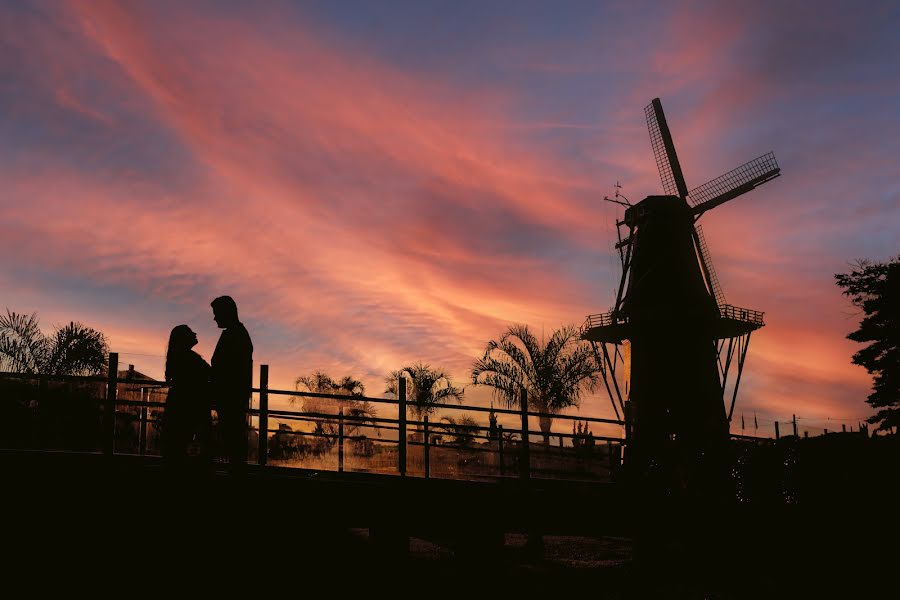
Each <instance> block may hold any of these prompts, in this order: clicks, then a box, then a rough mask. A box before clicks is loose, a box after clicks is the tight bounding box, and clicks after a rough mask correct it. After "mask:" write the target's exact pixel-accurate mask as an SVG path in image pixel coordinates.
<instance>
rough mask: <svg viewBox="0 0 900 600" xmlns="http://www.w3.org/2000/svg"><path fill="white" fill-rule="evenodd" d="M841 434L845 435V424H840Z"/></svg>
mask: <svg viewBox="0 0 900 600" xmlns="http://www.w3.org/2000/svg"><path fill="white" fill-rule="evenodd" d="M841 433H847V424H846V423H841Z"/></svg>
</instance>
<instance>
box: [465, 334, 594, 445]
mask: <svg viewBox="0 0 900 600" xmlns="http://www.w3.org/2000/svg"><path fill="white" fill-rule="evenodd" d="M599 381H600V377H599V367H598V365H597V361H596V360H595V359H594V355H593V353H592V352H591V349H590V347H588V346H587V345H586V344H584V343H583V342H581V341H580V340H579V339H578V330H577V329H576V328H575V327H574V326H571V325H570V326H566V327H562V328H560V329H557V330H556V331H554V332H553V335H551V336H550V339H549V340H548V341H547V343H546V345H543V346H542V345H541V344H539V343H538V341H537V338H535V336H534V334H533V333H532V332H531V330H530V329H528V326H527V325H512V326H510V327H509V329H507V330H506V332H505V333H504V334H503V335H502V336H500V339H499V340H497V341H495V340H491V341H490V342H488V344H487V347H486V348H485V350H484V356H482V357H481V358H480V359H479V360H477V361H476V362H475V364H474V365H473V366H472V383H474V384H476V385H486V386H490V387H492V388H494V395H495V396H496V397H498V398H500V399H502V400H503V401H505V402H506V405H507V406H508V407H510V408H512V407H514V406H518V405H519V397H520V393H521V389H522V388H525V390H526V392H527V394H528V402H529V404H530V405H531V406H532V408H534V409H535V410H537V411H538V412H541V413H545V414H548V415H549V414H553V413H556V412H559V411H560V410H562V409H563V408H566V407H568V406H577V405H578V403H579V402H580V400H581V396H582V394H583V393H584V391H585V390H593V389H594V388H595V387H596V385H597V384H598V382H599ZM539 420H540V427H541V433H542V434H543V436H544V443H545V444H549V443H550V426H551V424H552V417H550V416H545V417H541V418H540V419H539Z"/></svg>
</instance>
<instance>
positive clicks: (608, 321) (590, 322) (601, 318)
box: [581, 311, 628, 333]
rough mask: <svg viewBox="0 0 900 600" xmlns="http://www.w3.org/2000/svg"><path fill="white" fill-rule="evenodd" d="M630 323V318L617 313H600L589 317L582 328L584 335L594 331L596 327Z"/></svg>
mask: <svg viewBox="0 0 900 600" xmlns="http://www.w3.org/2000/svg"><path fill="white" fill-rule="evenodd" d="M625 323H628V318H627V317H624V316H623V315H621V314H616V313H615V311H609V312H605V313H598V314H595V315H588V316H587V319H585V320H584V323H583V324H582V326H581V331H582V333H583V332H585V331H588V330H589V329H593V328H594V327H609V326H610V325H621V324H625Z"/></svg>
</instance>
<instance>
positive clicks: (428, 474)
mask: <svg viewBox="0 0 900 600" xmlns="http://www.w3.org/2000/svg"><path fill="white" fill-rule="evenodd" d="M422 433H423V434H424V438H425V439H424V440H423V441H424V443H425V445H424V446H422V454H423V455H424V461H425V479H428V478H430V477H431V456H430V455H429V452H428V415H425V418H424V419H422Z"/></svg>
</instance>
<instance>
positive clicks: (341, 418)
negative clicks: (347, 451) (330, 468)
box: [338, 406, 344, 473]
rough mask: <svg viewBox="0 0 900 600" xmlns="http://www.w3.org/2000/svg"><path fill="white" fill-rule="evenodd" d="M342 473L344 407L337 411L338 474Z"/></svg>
mask: <svg viewBox="0 0 900 600" xmlns="http://www.w3.org/2000/svg"><path fill="white" fill-rule="evenodd" d="M343 472H344V407H343V406H342V407H341V409H340V410H339V411H338V473H343Z"/></svg>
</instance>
